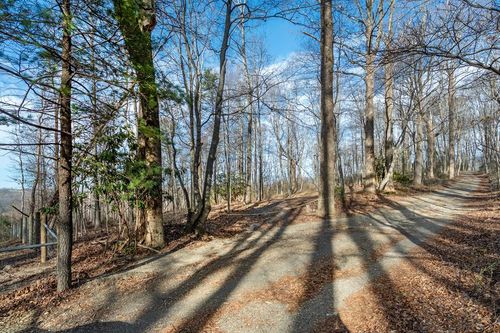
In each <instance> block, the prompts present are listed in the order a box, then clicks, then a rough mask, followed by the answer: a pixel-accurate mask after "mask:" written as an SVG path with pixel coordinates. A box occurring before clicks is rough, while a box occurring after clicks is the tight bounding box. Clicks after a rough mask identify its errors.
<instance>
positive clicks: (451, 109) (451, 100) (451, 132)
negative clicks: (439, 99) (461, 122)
mask: <svg viewBox="0 0 500 333" xmlns="http://www.w3.org/2000/svg"><path fill="white" fill-rule="evenodd" d="M448 178H449V179H453V178H455V70H454V69H453V68H451V66H449V67H448Z"/></svg>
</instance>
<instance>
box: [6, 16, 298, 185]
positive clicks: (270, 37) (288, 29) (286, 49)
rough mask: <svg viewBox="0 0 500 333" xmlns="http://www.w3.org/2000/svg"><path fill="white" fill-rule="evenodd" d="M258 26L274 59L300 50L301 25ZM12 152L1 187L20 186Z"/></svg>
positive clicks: (8, 82)
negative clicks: (16, 179)
mask: <svg viewBox="0 0 500 333" xmlns="http://www.w3.org/2000/svg"><path fill="white" fill-rule="evenodd" d="M256 25H257V28H253V29H252V31H248V32H249V33H251V34H252V35H253V36H257V37H258V38H262V41H263V43H264V46H265V48H266V51H267V53H268V54H269V55H270V56H271V60H272V61H280V60H283V59H285V58H287V57H288V56H289V55H290V54H291V53H293V52H296V51H298V50H300V48H301V43H302V41H303V40H304V38H303V37H302V34H301V30H300V28H299V27H297V26H295V25H293V24H291V23H290V22H288V21H285V20H281V19H270V20H268V21H266V22H264V23H263V22H258V23H257V24H256ZM8 86H12V80H11V79H10V78H9V77H8V76H6V75H5V74H4V73H0V97H1V96H5V94H6V91H7V90H8V89H6V88H7V87H8ZM9 130H12V127H10V128H9V127H7V126H0V143H8V142H11V140H12V139H11V138H10V136H9V134H8V131H9ZM15 158H16V156H15V155H14V154H12V153H9V152H6V151H3V150H1V149H0V188H19V187H20V185H19V184H18V183H17V182H16V181H15V180H14V179H13V178H16V168H17V161H15V160H14V159H15Z"/></svg>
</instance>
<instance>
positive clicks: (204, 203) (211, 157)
mask: <svg viewBox="0 0 500 333" xmlns="http://www.w3.org/2000/svg"><path fill="white" fill-rule="evenodd" d="M225 5H226V17H225V23H224V36H223V38H222V46H221V51H220V56H219V82H218V85H217V94H216V97H215V112H214V123H213V132H212V142H211V143H210V148H209V152H208V157H207V164H206V169H205V179H204V182H203V192H202V197H201V202H200V203H198V205H197V206H196V211H195V213H194V215H193V218H192V219H191V220H190V221H188V224H187V226H186V229H187V230H188V231H189V232H194V231H195V230H197V229H198V228H199V227H200V226H202V225H203V224H205V222H206V220H207V218H208V214H209V213H210V209H211V205H210V192H211V188H212V181H213V169H214V163H215V159H216V155H217V147H218V145H219V134H220V123H221V117H222V108H223V102H224V84H225V79H226V65H227V60H226V52H227V49H228V48H229V32H230V30H231V13H232V10H233V4H232V0H227V1H226V4H225Z"/></svg>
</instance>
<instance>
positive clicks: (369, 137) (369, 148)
mask: <svg viewBox="0 0 500 333" xmlns="http://www.w3.org/2000/svg"><path fill="white" fill-rule="evenodd" d="M374 85H375V55H374V54H372V53H370V52H369V53H367V54H366V76H365V89H366V91H365V103H366V105H365V165H364V190H365V191H367V192H371V193H373V192H375V138H374V128H375V127H374V126H375V123H374V121H375V119H374V115H375V106H374V103H373V98H374V93H375V88H374Z"/></svg>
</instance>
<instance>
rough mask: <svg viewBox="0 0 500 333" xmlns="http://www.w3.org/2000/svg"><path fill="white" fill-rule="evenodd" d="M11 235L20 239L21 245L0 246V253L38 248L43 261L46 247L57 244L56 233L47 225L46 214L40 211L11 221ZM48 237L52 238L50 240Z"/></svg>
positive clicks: (45, 255) (45, 256)
mask: <svg viewBox="0 0 500 333" xmlns="http://www.w3.org/2000/svg"><path fill="white" fill-rule="evenodd" d="M12 236H13V238H14V239H20V240H21V243H22V245H18V246H12V247H6V248H0V253H1V252H12V251H20V250H27V249H40V250H39V252H40V262H41V263H45V262H46V261H47V248H48V247H49V246H51V245H57V235H56V234H55V233H54V232H53V231H52V230H51V229H50V228H49V226H48V225H47V214H42V213H40V212H36V213H35V214H34V215H31V216H27V215H23V217H22V219H21V221H17V222H14V223H12ZM49 237H50V238H52V240H51V241H50V242H48V239H49Z"/></svg>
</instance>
